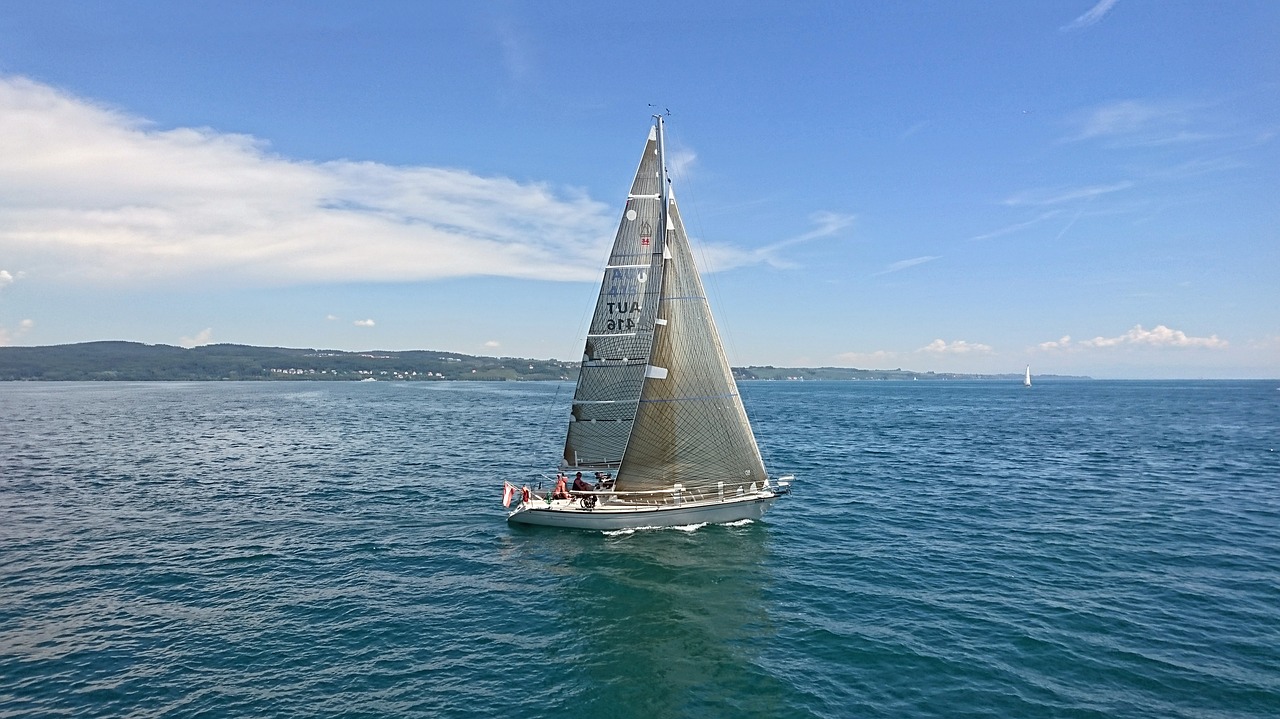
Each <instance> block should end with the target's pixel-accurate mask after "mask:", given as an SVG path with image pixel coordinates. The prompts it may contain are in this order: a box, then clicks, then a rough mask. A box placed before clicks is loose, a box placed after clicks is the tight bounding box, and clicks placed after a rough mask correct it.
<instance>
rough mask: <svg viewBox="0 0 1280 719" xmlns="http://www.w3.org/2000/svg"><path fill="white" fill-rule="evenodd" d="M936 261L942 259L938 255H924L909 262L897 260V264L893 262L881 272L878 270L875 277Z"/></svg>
mask: <svg viewBox="0 0 1280 719" xmlns="http://www.w3.org/2000/svg"><path fill="white" fill-rule="evenodd" d="M938 259H942V258H941V257H940V256H938V255H926V256H924V257H913V258H911V259H909V260H898V261H897V262H894V263H893V264H891V265H889V266H888V267H886V268H884V269H883V270H880V271H879V272H877V273H876V275H877V276H879V275H887V274H890V273H892V272H900V271H902V270H905V269H907V268H908V267H915V266H916V265H923V264H924V263H926V262H932V261H934V260H938Z"/></svg>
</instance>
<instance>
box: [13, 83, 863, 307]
mask: <svg viewBox="0 0 1280 719" xmlns="http://www.w3.org/2000/svg"><path fill="white" fill-rule="evenodd" d="M514 67H519V63H516V64H515V65H514ZM693 157H694V156H693V155H692V153H688V155H687V156H686V157H683V158H676V160H677V162H678V163H687V162H692V160H693ZM0 187H4V188H5V191H4V192H3V193H0V257H5V258H6V259H9V260H10V261H14V260H17V261H21V262H22V264H23V265H25V266H27V267H28V268H29V269H31V270H39V271H40V273H41V275H42V276H43V277H48V278H51V279H54V280H60V281H74V282H78V283H81V284H83V283H86V282H89V283H97V284H131V283H136V282H138V281H150V282H156V281H168V282H191V281H200V280H203V279H204V278H208V280H207V281H209V282H213V281H215V280H214V278H215V277H216V281H218V282H221V283H226V282H239V283H248V284H257V285H269V286H279V285H287V284H299V283H323V282H361V281H373V282H378V281H416V280H433V279H442V278H450V277H465V276H480V275H487V276H500V277H513V278H523V279H542V280H556V281H596V280H598V279H599V267H600V259H601V258H602V257H603V256H604V254H605V253H606V251H607V247H608V244H609V242H610V241H611V240H612V233H613V228H614V227H615V226H616V222H617V218H616V214H615V212H616V211H617V208H614V207H611V206H608V205H606V204H604V203H601V202H597V201H595V200H592V199H590V198H589V197H586V196H585V195H584V194H583V193H582V192H581V191H578V190H572V189H565V188H551V187H549V186H547V185H545V184H540V183H520V182H517V181H515V180H511V179H508V178H503V177H481V176H478V175H475V174H472V173H470V172H467V171H465V170H457V169H443V168H434V167H424V166H392V165H385V164H379V163H374V162H354V161H346V160H343V161H333V162H306V161H299V160H292V159H289V158H285V157H281V156H279V155H275V154H272V153H271V152H270V151H269V149H268V147H267V146H266V144H265V143H263V142H261V141H260V140H257V139H255V138H252V137H249V136H246V135H235V134H228V133H220V132H217V131H215V130H212V129H209V128H174V129H168V130H165V129H160V128H157V127H155V126H153V125H152V124H150V123H148V122H147V121H145V120H143V119H141V118H137V117H133V116H129V115H127V114H125V113H122V112H120V111H117V110H114V109H110V108H107V107H103V106H101V105H98V104H94V103H92V102H89V101H86V100H83V99H81V98H78V97H74V96H72V95H70V94H68V93H65V92H62V91H59V90H56V89H54V88H51V87H49V86H47V85H43V84H40V83H38V82H35V81H32V80H29V79H26V78H22V77H13V76H0ZM812 219H813V221H814V222H815V224H816V225H817V227H816V228H815V229H813V230H811V231H810V232H808V233H805V234H802V235H800V236H798V237H794V238H791V239H789V240H784V241H782V242H779V243H777V244H775V245H773V246H770V247H765V248H762V249H758V250H753V251H743V250H742V249H739V248H737V247H733V246H730V245H710V246H708V245H704V246H703V250H704V263H703V264H705V265H707V266H706V267H704V269H705V270H707V271H716V270H724V269H730V268H733V267H739V266H743V265H749V264H760V263H766V264H771V265H774V266H784V265H785V263H784V262H782V261H781V260H779V259H778V258H777V256H776V252H777V250H779V249H781V248H783V247H786V246H789V245H792V244H795V243H798V242H804V241H807V240H810V239H814V238H816V237H823V236H826V235H829V234H833V233H835V232H837V231H839V230H840V229H841V228H843V227H844V226H846V225H847V224H848V223H849V222H851V221H852V218H849V217H845V216H841V215H836V214H833V213H820V214H818V215H815V216H814V217H813V218H812ZM10 258H12V259H10ZM16 278H17V275H15V279H16Z"/></svg>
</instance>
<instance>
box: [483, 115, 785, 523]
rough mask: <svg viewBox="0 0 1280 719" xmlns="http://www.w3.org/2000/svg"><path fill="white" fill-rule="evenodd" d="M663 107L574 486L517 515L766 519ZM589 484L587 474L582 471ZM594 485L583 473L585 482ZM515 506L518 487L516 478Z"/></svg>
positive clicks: (590, 387)
mask: <svg viewBox="0 0 1280 719" xmlns="http://www.w3.org/2000/svg"><path fill="white" fill-rule="evenodd" d="M665 144H666V143H665V134H664V122H663V117H662V116H661V115H655V116H654V122H653V126H652V127H651V128H650V129H649V136H648V139H647V140H646V142H645V147H644V154H643V155H641V158H640V166H639V168H638V169H637V170H636V174H635V180H634V181H633V182H632V184H631V192H630V193H629V194H628V195H627V201H626V205H625V206H624V207H623V211H622V219H621V221H620V223H619V226H618V232H617V234H616V235H615V237H614V241H613V249H612V251H611V252H610V254H609V259H608V262H607V264H606V265H605V268H604V278H603V281H602V282H601V284H600V294H599V297H598V298H597V300H596V304H595V313H594V315H593V316H592V319H591V325H590V327H589V329H588V331H587V338H586V347H585V349H584V350H583V357H582V365H581V368H580V371H579V374H578V384H577V388H576V389H575V391H574V396H573V408H572V412H571V415H570V417H569V421H568V432H567V433H566V437H565V443H564V454H563V457H562V459H561V461H560V464H559V468H558V469H559V473H560V475H559V476H560V477H570V476H576V475H577V474H578V473H582V474H583V475H585V476H586V477H594V479H595V481H594V482H593V483H590V486H591V489H589V490H581V491H573V492H572V494H571V496H569V497H568V498H557V497H556V496H555V495H556V493H555V492H543V491H530V490H529V489H528V488H527V487H526V488H524V489H523V491H521V492H519V500H518V504H517V506H516V508H515V509H514V510H513V511H511V512H510V514H508V515H507V520H508V521H509V522H512V523H519V524H538V525H547V526H554V527H572V528H580V529H598V530H614V529H627V528H636V527H667V526H684V525H691V524H701V523H726V522H733V521H738V520H744V519H759V518H760V517H761V515H763V514H764V512H765V510H767V509H769V507H770V506H772V505H773V503H774V502H775V501H776V500H777V499H778V498H779V497H780V496H782V495H785V494H788V493H790V490H791V481H792V479H793V477H791V476H785V477H778V478H776V479H771V478H770V477H769V475H768V474H767V472H766V471H765V467H764V460H763V459H762V458H761V456H760V450H759V448H758V447H757V446H756V440H755V435H754V434H753V433H752V431H751V424H750V422H749V421H748V419H747V413H746V410H745V409H744V408H743V406H742V399H741V397H740V396H739V394H738V388H737V385H736V383H735V382H734V380H733V373H732V371H731V370H730V368H729V363H728V361H727V360H726V359H725V355H724V349H723V347H722V346H721V343H720V337H719V335H718V334H717V332H716V327H715V323H714V321H713V320H712V317H711V308H710V306H709V304H708V303H707V298H706V292H705V291H704V290H703V287H702V280H701V278H700V277H699V275H698V270H697V267H696V266H695V265H694V261H693V253H692V251H691V250H690V248H689V238H688V236H687V234H686V233H685V229H684V223H683V222H681V220H680V211H679V209H678V206H677V204H676V200H675V196H674V194H673V192H672V188H671V180H670V178H669V177H668V176H667V165H666V154H665V153H666V147H665ZM575 484H576V483H575ZM579 486H581V485H579ZM504 490H505V491H504V493H503V497H504V504H507V505H508V506H510V505H509V502H510V501H511V500H512V499H514V498H515V496H516V494H515V492H514V491H513V490H514V486H513V485H511V484H509V483H507V484H506V485H505V487H504Z"/></svg>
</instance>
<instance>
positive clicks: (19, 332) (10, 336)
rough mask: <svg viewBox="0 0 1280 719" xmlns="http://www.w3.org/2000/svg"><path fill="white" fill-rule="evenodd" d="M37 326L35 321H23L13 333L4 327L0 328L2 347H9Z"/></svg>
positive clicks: (0, 343) (0, 345) (0, 344)
mask: <svg viewBox="0 0 1280 719" xmlns="http://www.w3.org/2000/svg"><path fill="white" fill-rule="evenodd" d="M35 326H36V323H35V320H22V321H21V322H19V323H18V328H17V329H16V330H14V331H12V332H10V331H9V330H7V329H5V328H4V327H0V347H8V346H9V345H11V344H13V343H14V342H15V341H17V340H18V338H19V337H22V336H23V335H25V334H26V333H28V332H30V331H31V329H32V328H33V327H35Z"/></svg>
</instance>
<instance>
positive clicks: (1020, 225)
mask: <svg viewBox="0 0 1280 719" xmlns="http://www.w3.org/2000/svg"><path fill="white" fill-rule="evenodd" d="M1060 214H1062V210H1049V211H1048V212H1044V213H1042V214H1040V215H1037V216H1035V217H1033V218H1031V219H1030V220H1027V221H1025V222H1017V223H1014V224H1012V225H1007V226H1005V227H1001V228H1000V229H998V230H992V231H991V232H984V233H982V234H981V235H974V236H973V237H970V238H969V239H970V240H990V239H993V238H996V237H1002V236H1004V235H1011V234H1013V233H1015V232H1021V231H1022V230H1025V229H1027V228H1029V227H1034V226H1036V225H1038V224H1040V223H1041V222H1044V221H1045V220H1047V219H1049V218H1051V217H1056V216H1058V215H1060Z"/></svg>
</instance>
